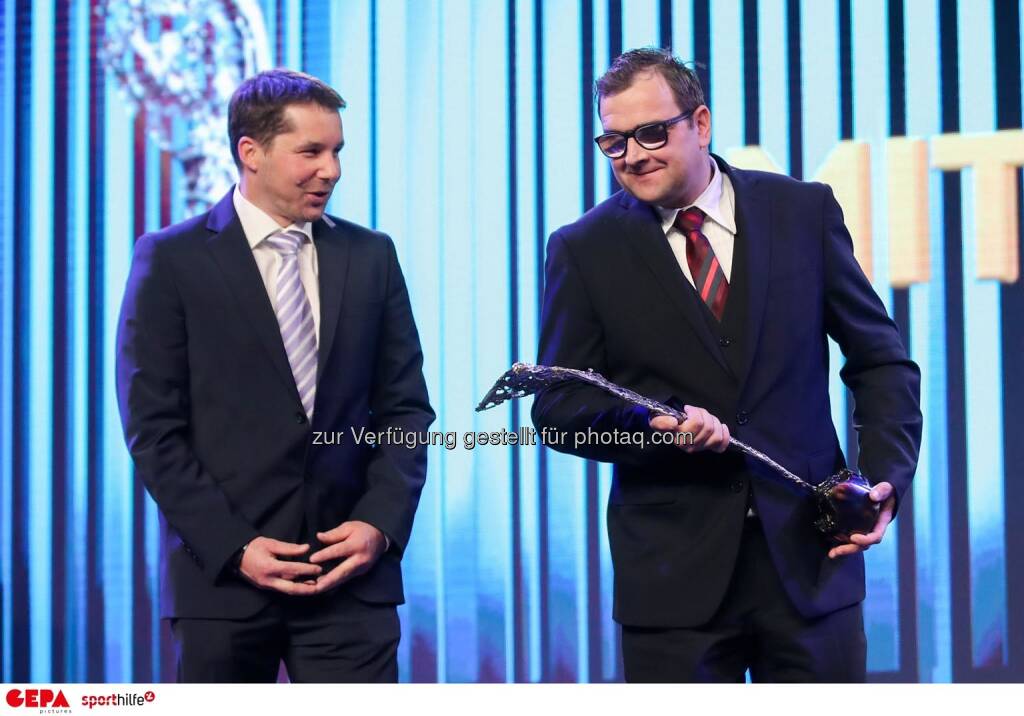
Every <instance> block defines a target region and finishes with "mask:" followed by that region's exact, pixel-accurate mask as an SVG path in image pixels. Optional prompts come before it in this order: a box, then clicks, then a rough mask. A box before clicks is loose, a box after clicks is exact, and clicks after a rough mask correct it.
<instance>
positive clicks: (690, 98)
mask: <svg viewBox="0 0 1024 716" xmlns="http://www.w3.org/2000/svg"><path fill="white" fill-rule="evenodd" d="M652 71H653V72H658V73H660V74H661V76H662V77H664V78H665V82H667V83H668V86H669V88H670V89H671V90H672V94H673V95H675V98H676V104H678V105H679V111H680V112H692V111H693V110H695V109H697V107H699V106H701V105H702V104H704V88H703V87H701V84H700V78H699V77H697V73H696V71H695V70H694V68H693V67H692V66H690V65H687V64H686V63H684V62H683V61H682V60H680V59H679V58H678V57H676V56H675V55H673V54H672V53H671V52H670V51H668V50H662V49H660V48H657V47H641V48H638V49H635V50H629V51H628V52H623V53H622V54H621V55H619V56H618V57H616V58H615V60H614V61H613V62H612V66H611V67H609V68H608V70H607V71H606V72H605V73H604V74H603V75H601V76H600V77H599V78H598V79H597V81H596V82H595V83H594V101H595V102H596V103H597V106H598V110H600V109H601V99H602V98H603V97H610V96H612V95H616V94H618V93H619V92H622V91H624V90H626V89H628V88H629V86H630V85H632V84H633V82H634V81H635V80H636V77H637V75H640V74H644V73H647V72H652Z"/></svg>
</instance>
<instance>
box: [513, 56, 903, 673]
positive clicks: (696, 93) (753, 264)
mask: <svg viewBox="0 0 1024 716" xmlns="http://www.w3.org/2000/svg"><path fill="white" fill-rule="evenodd" d="M595 94H596V96H597V101H598V111H599V114H600V117H601V123H602V126H603V129H604V132H603V133H602V134H601V135H600V136H599V137H597V138H596V142H597V145H598V147H600V149H601V151H602V152H603V153H604V154H605V155H606V156H607V157H608V158H609V160H610V162H611V166H612V171H613V172H614V174H615V178H616V179H617V180H618V182H619V184H620V185H621V186H622V189H623V190H622V191H620V192H618V193H616V194H615V195H613V196H612V197H611V198H609V199H608V200H606V201H604V202H602V203H601V204H599V205H598V206H596V207H595V208H594V209H592V210H591V211H589V212H587V213H586V214H585V215H584V216H583V217H581V218H580V219H579V220H578V221H576V222H575V223H573V224H570V225H568V226H564V227H562V228H560V229H558V230H557V231H555V232H554V233H553V234H552V235H551V238H550V240H549V242H548V255H547V265H546V277H547V278H546V286H545V296H544V309H543V319H542V327H541V338H540V349H539V362H540V363H543V364H548V365H559V366H564V367H571V368H593V369H594V370H597V371H599V372H600V373H602V374H604V375H605V376H606V377H608V378H609V379H610V380H612V381H614V382H616V383H619V384H620V385H623V386H625V387H628V388H631V389H633V390H635V391H637V392H639V393H641V394H644V395H647V396H650V397H652V398H655V399H657V400H660V401H662V402H665V403H668V404H670V405H673V406H675V407H681V408H684V411H685V413H686V414H687V416H688V417H687V419H686V421H685V422H683V423H681V424H678V423H677V421H676V420H675V419H673V418H670V417H667V416H663V415H662V416H657V415H651V414H649V413H648V412H647V411H646V410H644V409H637V408H634V407H632V406H629V405H627V404H625V403H624V402H622V401H620V400H619V399H617V398H615V397H613V396H611V395H609V394H607V393H604V392H602V391H600V390H599V389H597V388H594V387H591V386H589V385H584V384H579V383H573V384H562V385H558V386H554V387H551V388H548V389H546V390H545V391H543V392H541V393H540V394H539V395H538V396H537V399H536V401H535V403H534V408H533V420H534V423H535V424H536V426H537V427H538V428H549V429H557V430H560V431H566V432H576V431H583V432H585V431H586V430H587V429H588V428H589V429H592V430H595V431H600V430H605V431H613V430H626V431H630V432H636V431H646V433H647V435H648V436H653V435H654V434H655V432H659V433H661V435H660V436H659V437H663V436H664V433H665V432H674V433H675V434H676V435H677V436H682V439H680V440H678V441H670V444H669V445H667V446H661V445H656V446H652V445H651V444H650V441H648V443H647V444H646V445H645V446H644V447H637V446H635V445H617V444H616V442H615V441H607V444H600V443H601V441H584V444H582V445H579V446H578V447H576V445H577V443H576V441H564V442H563V443H562V444H561V445H560V446H559V445H555V446H553V447H556V449H562V450H565V451H567V452H571V453H573V454H576V455H579V456H581V457H585V458H589V459H593V460H602V461H609V462H613V463H615V477H614V481H613V485H612V491H611V495H610V498H609V506H608V532H609V538H610V543H611V551H612V560H613V564H614V568H615V607H614V616H615V619H616V621H618V622H619V623H620V624H621V625H622V654H623V663H624V667H625V676H626V679H627V680H628V681H742V680H743V679H744V676H745V673H746V672H747V671H748V670H749V673H750V676H751V678H752V679H753V680H754V681H863V680H864V678H865V671H866V648H865V636H864V627H863V616H862V610H861V601H862V600H863V598H864V559H863V556H862V552H863V551H864V550H866V549H868V548H869V547H870V546H871V545H873V544H876V543H878V542H879V541H880V540H881V539H882V537H883V535H884V534H885V531H886V527H887V525H888V523H889V522H890V520H891V519H892V517H893V516H894V514H895V512H896V508H897V506H898V504H899V502H900V500H901V499H902V497H903V496H904V495H905V494H906V492H907V490H908V489H909V486H910V481H911V479H912V477H913V474H914V470H915V468H916V463H917V455H918V449H919V446H920V436H921V413H920V409H919V371H918V368H917V366H916V365H915V364H914V363H913V362H912V361H910V360H909V358H908V357H907V354H906V351H905V350H904V347H903V344H902V341H901V339H900V336H899V333H898V331H897V329H896V327H895V325H894V324H893V322H892V321H891V320H890V319H889V318H888V316H887V315H886V313H885V308H884V307H883V305H882V303H881V301H880V300H879V299H878V297H877V295H876V294H875V293H874V291H873V290H872V288H871V286H870V284H869V282H868V281H867V279H866V278H865V276H864V274H863V272H862V271H861V269H860V267H859V266H858V264H857V262H856V260H855V259H854V255H853V248H852V242H851V239H850V235H849V232H848V231H847V230H846V227H845V226H844V224H843V217H842V212H841V210H840V208H839V206H838V204H837V203H836V200H835V198H834V197H833V195H832V191H831V190H830V189H829V187H827V186H825V185H822V184H813V183H803V182H798V181H794V180H793V179H790V178H788V177H785V176H781V175H774V174H768V173H764V172H756V171H743V170H740V169H737V168H734V167H730V166H729V165H728V164H726V163H725V162H724V161H723V160H722V159H721V158H720V157H718V156H715V155H713V154H711V153H710V152H709V145H710V143H711V112H710V111H709V110H708V107H707V106H706V105H705V104H704V96H703V91H702V89H701V86H700V82H699V80H698V78H697V76H696V74H695V73H694V72H693V71H692V70H690V69H689V68H687V67H686V66H685V65H683V64H682V63H681V62H679V60H677V59H676V58H674V57H672V56H671V54H669V53H667V52H664V51H661V50H654V49H641V50H632V51H630V52H627V53H625V54H624V55H622V56H620V57H619V58H618V59H616V60H615V62H614V63H613V64H612V66H611V68H610V69H609V70H608V71H607V72H606V73H605V74H604V76H602V77H601V78H600V79H599V80H598V81H597V83H596V93H595ZM826 336H831V337H832V338H833V339H834V340H835V341H837V342H838V344H839V346H840V347H841V348H842V351H843V353H844V355H845V356H846V363H845V366H844V367H843V369H842V377H843V380H844V381H845V383H846V385H847V386H849V388H850V389H851V390H852V393H853V397H854V400H855V404H856V409H855V412H854V424H855V425H856V426H857V429H858V431H859V443H860V461H859V465H860V468H861V470H862V471H863V472H864V473H865V474H866V475H867V476H868V477H869V478H870V479H871V480H872V482H873V483H874V484H875V486H874V488H873V490H872V499H874V500H875V501H876V502H879V503H880V507H881V509H880V513H879V519H878V522H877V524H876V526H875V528H874V529H873V530H872V531H871V532H870V533H869V534H866V535H854V536H853V538H852V540H853V541H852V543H849V544H845V545H841V546H837V545H830V544H828V543H827V542H825V541H824V539H823V538H822V537H821V536H820V535H819V534H818V533H817V532H816V531H815V530H814V527H813V525H812V523H813V520H814V516H815V507H814V505H813V504H811V503H810V502H809V501H808V500H806V499H805V498H803V497H801V496H800V495H794V494H792V493H790V492H788V488H787V487H786V486H785V485H784V484H782V483H780V482H779V481H778V480H773V479H772V477H771V476H770V475H768V474H765V473H764V471H763V469H762V468H761V467H760V466H759V465H757V464H754V463H751V462H748V461H747V460H746V459H745V458H744V457H743V456H742V455H741V454H739V453H736V452H733V451H730V452H726V451H725V450H726V448H727V446H728V444H729V440H730V438H731V437H732V435H736V437H737V438H741V439H742V440H744V441H745V442H747V443H749V444H751V445H752V446H754V447H756V448H759V449H760V450H762V451H764V452H766V453H768V454H770V455H771V456H772V457H774V458H775V459H777V460H778V461H779V462H780V463H782V464H783V465H785V466H786V467H788V468H789V469H791V470H792V471H794V472H795V473H797V474H798V475H800V476H801V477H803V478H805V479H808V480H810V481H812V482H818V481H820V480H822V479H824V478H825V477H827V476H829V475H831V474H832V473H834V472H835V471H836V470H837V469H839V468H840V467H842V466H843V464H844V457H843V453H842V451H841V449H840V444H839V440H838V438H837V436H836V431H835V427H834V426H833V423H832V419H831V409H830V404H829V393H828V387H829V369H828V355H829V354H828V346H827V342H826ZM688 433H689V434H690V435H691V436H692V439H687V437H686V435H687V434H688ZM672 442H674V443H675V444H672Z"/></svg>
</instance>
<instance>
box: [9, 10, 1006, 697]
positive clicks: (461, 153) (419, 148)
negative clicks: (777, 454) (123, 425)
mask: <svg viewBox="0 0 1024 716" xmlns="http://www.w3.org/2000/svg"><path fill="white" fill-rule="evenodd" d="M165 6H167V7H166V8H165ZM184 7H185V8H186V10H187V12H186V13H185V14H183V15H175V14H174V12H173V10H172V9H170V3H166V2H162V1H159V2H158V1H157V0H153V1H152V2H149V1H147V2H145V3H143V2H141V1H140V0H132V1H129V0H121V1H120V2H118V1H115V0H111V1H110V2H96V1H94V2H89V1H81V0H42V1H39V2H32V1H30V0H5V2H4V3H3V4H0V8H2V10H0V12H2V18H0V27H2V35H0V93H2V94H0V132H2V136H3V140H2V142H0V232H2V233H0V236H2V244H0V565H2V570H0V585H2V602H0V603H2V622H0V625H2V650H0V659H2V673H3V677H4V680H5V681H11V680H14V681H36V682H39V681H44V682H45V681H81V680H89V681H111V682H125V681H153V680H160V679H165V678H168V677H169V676H171V675H172V673H173V662H172V657H171V654H170V652H169V649H168V642H167V639H166V633H165V631H164V627H163V626H162V625H161V624H160V623H159V621H158V620H157V619H156V616H155V615H156V614H157V609H158V605H157V603H156V600H157V564H158V555H157V540H156V535H157V511H156V509H155V507H154V505H153V503H152V501H151V500H150V499H149V497H148V496H147V495H146V494H145V492H144V491H143V490H142V489H141V487H140V485H139V484H137V483H136V482H135V481H134V480H133V476H132V468H131V463H130V460H129V458H128V455H127V453H126V450H125V447H124V443H123V439H122V435H121V429H120V424H119V419H118V415H117V409H116V403H115V396H114V384H113V370H112V366H113V360H114V356H113V345H114V328H115V318H116V314H117V310H118V306H119V303H120V300H121V296H122V292H123V287H124V283H125V277H126V274H127V270H128V266H129V262H130V260H131V254H132V244H133V241H134V239H135V238H136V237H137V236H138V235H140V234H141V233H143V232H144V231H148V230H152V229H156V228H157V227H160V226H163V225H166V224H169V223H172V222H175V221H178V220H181V219H183V218H185V216H186V215H187V213H188V212H189V211H190V210H192V208H194V206H195V205H197V204H201V203H203V202H208V201H210V200H212V199H215V198H217V193H218V192H219V191H220V190H221V189H222V188H224V187H225V186H226V185H225V184H224V181H225V175H224V171H223V167H224V165H223V162H224V160H225V159H226V157H227V144H226V138H223V137H222V135H223V134H224V133H225V132H224V131H223V129H224V127H223V123H222V119H223V116H222V114H221V115H219V114H218V112H223V108H222V107H220V108H218V103H219V102H221V101H222V99H223V97H224V96H225V94H224V93H225V92H230V90H231V89H232V88H233V86H234V84H235V83H236V82H237V78H238V77H239V76H241V75H240V74H239V72H242V71H249V70H251V69H255V68H263V67H267V66H274V65H283V66H287V67H292V68H300V69H303V70H306V71H308V72H311V73H313V74H316V75H319V76H320V77H323V78H325V79H326V80H328V81H329V82H330V83H332V84H333V85H334V86H335V87H337V88H338V89H339V90H340V92H341V93H342V94H343V96H344V97H345V98H346V99H347V100H348V103H349V106H348V109H346V110H345V112H344V113H343V121H344V127H345V134H346V147H345V150H344V152H343V154H342V182H341V184H340V186H339V188H338V190H337V195H336V197H335V199H334V200H333V204H332V209H333V211H334V212H335V213H338V214H340V215H341V216H344V217H346V218H349V219H352V220H355V221H357V222H362V223H364V224H368V225H370V226H374V227H377V228H380V229H382V230H384V231H387V232H389V233H390V234H391V235H392V236H393V237H394V238H395V240H396V242H397V245H398V247H399V252H400V257H401V261H402V263H403V266H404V268H405V271H406V274H407V277H408V281H409V285H410V288H411V293H412V301H413V306H414V309H415V312H416V318H417V320H418V323H419V327H420V331H421V335H422V339H423V348H424V352H425V354H426V374H427V380H428V383H429V387H430V394H431V398H432V400H433V403H434V405H435V406H436V408H437V411H438V415H439V421H438V423H437V424H436V425H435V427H436V428H437V429H438V430H445V431H459V432H460V436H459V437H460V440H461V433H463V432H465V431H471V430H497V429H501V428H508V429H510V430H515V429H516V428H518V427H520V426H523V425H527V424H528V409H529V404H528V403H527V402H522V403H514V404H512V405H506V406H503V408H502V409H499V410H494V411H492V412H488V413H484V414H476V413H474V411H473V407H474V406H475V405H476V402H477V400H478V399H479V398H480V397H481V396H482V395H483V394H484V392H485V391H486V389H487V388H488V387H489V386H490V384H491V382H492V381H493V380H494V379H495V377H496V376H498V375H499V374H500V373H501V372H502V371H504V370H505V369H506V368H507V367H508V366H509V365H510V364H511V363H512V362H513V361H514V360H517V359H522V360H527V361H532V360H533V359H534V358H535V355H536V353H535V351H536V343H537V324H538V313H539V309H540V296H541V292H542V283H543V257H544V246H545V241H546V237H547V236H548V234H549V233H550V232H551V231H552V230H553V229H555V228H556V227H558V226H560V225H561V224H564V223H566V222H569V221H571V220H573V219H574V218H575V217H577V216H578V215H579V214H581V213H582V212H583V211H585V210H586V209H587V208H588V207H590V206H592V205H593V204H594V203H596V202H597V201H600V200H601V199H602V198H604V197H606V196H608V195H609V193H611V192H612V191H614V186H613V185H612V178H611V175H610V172H609V169H608V167H607V165H606V162H605V160H604V159H603V158H602V157H601V156H600V155H599V154H598V153H597V152H596V151H595V149H594V146H593V144H592V142H591V140H590V138H591V137H592V136H593V135H594V134H595V133H596V132H597V130H598V128H599V123H598V121H597V119H596V117H595V113H594V109H593V105H592V100H591V86H592V82H593V80H594V78H595V76H597V75H599V74H600V73H601V72H602V71H603V70H604V69H605V68H606V67H607V66H608V64H609V61H610V58H612V57H614V56H615V55H616V54H618V53H619V52H620V51H622V50H623V49H624V48H631V47H636V46H641V45H659V46H665V47H668V46H671V47H672V48H674V50H675V52H676V53H677V54H679V55H680V56H682V57H684V58H692V59H693V60H696V61H697V62H699V63H702V65H703V67H704V69H702V74H703V77H704V80H705V82H706V86H707V90H708V97H709V104H710V106H711V109H712V116H713V126H714V149H715V150H716V151H717V152H719V153H721V154H724V155H725V156H727V157H728V158H730V159H731V160H732V161H734V162H735V163H736V164H737V165H741V166H750V167H763V168H769V169H772V170H774V171H780V172H784V173H788V174H790V175H792V176H794V177H798V178H802V179H813V178H818V179H821V180H824V181H828V182H829V183H831V184H832V185H833V186H834V187H835V189H836V193H837V195H838V196H839V198H840V200H841V202H842V204H843V207H844V210H845V212H846V216H847V219H848V222H849V225H850V227H851V229H852V231H853V234H854V237H855V239H856V247H857V254H858V258H859V259H860V261H861V263H862V264H863V265H864V267H865V270H866V271H868V273H869V275H870V276H871V278H872V281H873V283H874V285H875V288H876V289H877V291H878V292H879V294H880V295H881V296H882V299H883V301H884V302H885V303H886V305H887V306H888V308H889V310H890V311H891V313H892V315H893V316H894V317H895V319H896V321H897V323H898V324H899V326H900V329H901V330H902V332H903V335H904V337H905V339H906V342H907V344H908V346H909V349H910V351H911V354H912V355H913V357H914V359H915V360H916V361H917V362H918V363H919V364H920V365H921V369H922V374H923V385H922V388H923V390H922V392H923V395H922V398H923V403H924V404H923V409H924V414H925V433H924V445H923V451H922V455H921V464H920V469H919V471H918V477H917V479H916V481H915V483H914V490H913V496H912V499H911V500H910V501H908V502H907V503H906V504H904V505H903V506H902V509H901V512H900V517H899V520H898V522H897V524H896V526H895V528H894V529H892V530H890V532H889V535H888V537H887V539H886V541H885V542H884V543H883V544H882V545H880V546H878V547H876V548H875V549H872V550H871V551H870V552H869V554H868V593H869V596H868V600H867V603H866V625H867V632H868V637H869V645H870V646H869V668H870V673H871V677H872V678H873V679H875V680H879V681H896V680H899V681H917V680H920V681H974V680H980V681H988V680H1015V681H1016V680H1021V679H1022V676H1024V608H1022V607H1024V560H1021V559H1020V556H1019V555H1021V554H1022V553H1024V528H1022V526H1021V525H1022V523H1024V480H1022V475H1021V466H1022V465H1024V373H1021V372H1018V369H1019V368H1020V363H1019V361H1020V360H1021V358H1022V356H1024V284H1022V282H1021V280H1020V257H1019V246H1020V243H1021V240H1020V237H1021V233H1020V232H1021V229H1020V215H1021V203H1022V194H1021V181H1020V179H1021V170H1020V167H1021V165H1022V164H1024V134H1022V131H1021V94H1022V80H1021V50H1022V45H1021V34H1022V29H1021V28H1022V16H1024V13H1022V11H1021V3H1020V2H1019V0H979V1H977V2H975V1H971V2H967V1H965V2H962V3H956V2H946V1H936V0H855V1H854V0H720V1H718V0H715V1H711V0H675V1H669V0H584V1H582V2H570V1H567V0H562V1H557V0H552V1H550V2H541V1H540V0H478V1H477V0H473V1H471V0H451V1H441V0H412V1H410V2H400V1H399V0H335V1H330V0H262V1H258V0H225V1H223V2H220V1H219V2H212V1H209V2H204V1H201V0H188V1H187V2H184ZM161 12H163V13H164V14H160V13H161ZM225 18H227V20H225ZM190 23H191V24H190ZM133 33H134V34H133ZM211 58H212V59H211ZM239 68H242V69H241V70H239ZM222 69H223V70H224V71H223V73H221V70H222ZM197 87H198V89H197ZM204 92H205V94H203V93H204ZM204 97H205V99H203V98H204ZM210 98H212V100H211V99H210ZM204 102H207V104H203V103H204ZM204 127H205V128H206V129H210V128H212V129H211V130H210V131H209V132H207V133H206V134H204ZM158 139H159V140H160V142H158V141H157V140H158ZM189 149H192V150H198V152H199V153H200V154H206V155H208V156H209V157H210V159H209V160H207V161H206V162H202V161H198V162H197V160H196V158H195V157H194V156H191V157H190V156H189V152H188V150H189ZM218 162H219V164H218ZM832 363H833V369H834V373H835V375H836V377H835V379H834V382H833V394H832V398H833V406H834V418H835V422H836V425H837V426H838V428H839V431H840V435H841V436H844V437H845V444H846V449H847V455H848V457H849V459H850V460H851V461H856V459H857V448H856V431H855V428H854V426H853V425H852V420H851V418H850V416H851V414H852V411H851V407H852V406H851V405H850V401H849V399H848V395H847V393H846V391H845V389H844V387H843V386H842V384H841V382H840V381H839V379H838V368H839V366H840V365H841V364H842V356H841V355H839V353H838V351H837V350H836V349H835V347H834V346H833V361H832ZM778 419H779V420H785V419H786V416H784V415H780V416H778ZM609 481H610V468H609V467H608V466H607V465H601V464H596V463H588V462H584V461H581V460H576V459H572V458H568V457H565V456H562V455H557V454H554V453H551V452H547V451H545V450H543V449H541V448H539V447H534V448H521V447H520V448H502V447H490V446H487V447H477V448H476V449H473V450H468V449H465V447H463V446H462V445H461V443H460V446H459V447H457V448H455V449H452V450H449V449H446V448H445V447H443V446H437V447H435V448H432V451H431V454H430V474H429V479H428V482H427V486H426V489H425V491H424V494H423V501H422V504H421V507H420V510H419V514H418V517H417V520H416V527H415V531H414V534H413V539H412V544H411V546H410V548H409V550H408V553H407V556H406V559H405V574H406V579H407V594H408V604H406V605H405V606H404V607H402V609H401V616H402V626H403V633H404V638H403V640H402V645H401V651H400V666H401V673H402V678H403V679H405V680H411V681H435V680H437V681H612V680H617V679H620V678H621V667H620V665H619V657H618V642H617V640H618V636H617V632H616V628H615V627H614V625H613V623H612V621H611V617H610V609H611V576H612V575H611V565H610V562H609V556H608V544H607V538H606V533H605V528H604V517H603V515H604V510H605V507H606V500H607V493H608V486H609ZM1012 555H1017V556H1016V557H1012Z"/></svg>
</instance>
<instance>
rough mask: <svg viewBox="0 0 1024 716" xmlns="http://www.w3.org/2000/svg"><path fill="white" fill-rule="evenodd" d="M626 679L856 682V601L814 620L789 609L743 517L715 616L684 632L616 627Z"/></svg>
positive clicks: (753, 526) (759, 535)
mask: <svg viewBox="0 0 1024 716" xmlns="http://www.w3.org/2000/svg"><path fill="white" fill-rule="evenodd" d="M622 659H623V664H624V667H625V677H626V681H631V682H672V683H675V682H742V681H744V680H745V672H746V671H747V669H749V670H750V677H751V680H753V681H755V682H797V681H810V682H862V681H864V679H865V674H866V669H867V642H866V640H865V637H864V618H863V612H862V609H861V605H860V604H855V605H853V606H851V607H846V608H844V609H840V610H838V611H836V612H832V613H831V614H826V615H825V616H822V617H818V618H816V619H804V618H803V617H802V616H801V615H800V614H799V613H798V612H797V611H796V609H795V608H794V607H793V606H792V604H791V603H790V601H789V597H787V596H786V593H785V591H784V590H783V588H782V582H781V581H780V579H779V575H778V572H776V570H775V567H774V566H773V565H772V562H771V558H770V556H769V554H768V545H767V543H766V542H765V538H764V533H763V532H762V530H761V526H760V522H759V521H758V520H757V518H748V519H747V520H746V525H745V527H744V533H743V542H742V545H741V547H740V553H739V556H738V558H737V561H736V568H735V572H734V573H733V576H732V580H731V582H730V584H729V589H728V591H727V592H726V597H725V599H724V600H723V602H722V605H721V607H719V609H718V612H717V613H716V614H715V616H714V617H713V618H712V619H711V621H710V622H708V623H707V624H705V625H703V626H700V627H696V628H688V629H675V628H673V629H657V628H653V629H652V628H639V627H629V626H623V627H622Z"/></svg>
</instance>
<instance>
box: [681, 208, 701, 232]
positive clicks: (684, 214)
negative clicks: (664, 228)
mask: <svg viewBox="0 0 1024 716" xmlns="http://www.w3.org/2000/svg"><path fill="white" fill-rule="evenodd" d="M703 225H704V212H703V211H701V210H700V209H698V208H697V207H696V206H691V207H690V208H689V209H683V210H682V211H680V212H679V213H678V214H677V215H676V226H678V227H679V229H680V230H681V231H682V232H683V233H685V234H688V233H690V232H691V231H700V227H701V226H703Z"/></svg>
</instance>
